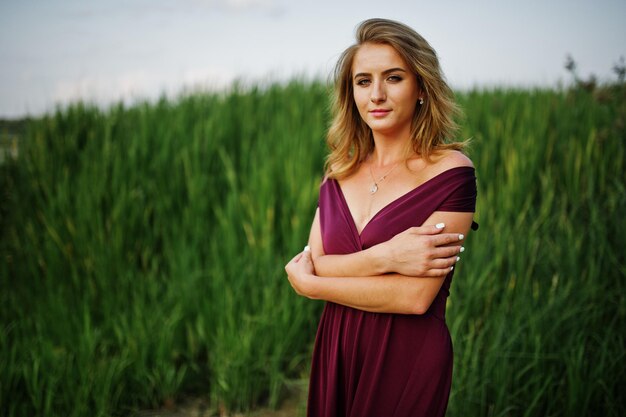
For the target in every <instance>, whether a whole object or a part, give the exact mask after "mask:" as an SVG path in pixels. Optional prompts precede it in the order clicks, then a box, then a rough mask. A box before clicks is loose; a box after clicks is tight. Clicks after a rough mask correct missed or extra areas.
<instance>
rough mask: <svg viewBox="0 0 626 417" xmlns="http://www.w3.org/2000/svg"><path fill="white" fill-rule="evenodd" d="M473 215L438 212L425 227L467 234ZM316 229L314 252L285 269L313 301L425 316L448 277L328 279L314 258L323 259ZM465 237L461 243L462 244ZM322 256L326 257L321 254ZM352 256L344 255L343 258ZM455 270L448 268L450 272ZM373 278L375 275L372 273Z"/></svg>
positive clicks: (291, 281)
mask: <svg viewBox="0 0 626 417" xmlns="http://www.w3.org/2000/svg"><path fill="white" fill-rule="evenodd" d="M472 217H473V213H462V212H435V213H433V214H432V215H431V216H430V217H429V218H428V220H427V221H426V222H425V224H432V223H435V224H436V223H441V222H443V223H446V225H448V227H449V228H450V230H453V231H454V232H455V233H457V238H458V234H463V235H466V234H467V233H468V232H469V229H470V226H471V223H472ZM316 223H317V226H318V227H317V228H316V227H314V228H313V229H312V233H311V237H310V242H309V243H310V247H311V252H310V253H309V252H308V251H306V252H303V253H301V254H298V255H297V256H296V257H294V258H293V259H292V260H291V261H290V262H289V263H288V264H287V265H286V267H285V270H286V271H287V275H288V277H289V281H290V283H291V285H292V287H293V288H294V289H295V291H296V292H297V293H298V294H300V295H303V296H305V297H309V298H312V299H323V300H326V301H331V302H335V303H338V304H343V305H346V306H349V307H353V308H358V309H360V310H365V311H372V312H384V313H404V314H423V313H424V312H426V311H427V310H428V308H429V307H430V305H431V304H432V302H433V300H434V299H435V296H436V295H437V293H438V292H439V289H440V288H441V285H442V284H443V280H444V277H438V278H432V277H424V278H423V279H415V277H409V276H405V275H401V274H390V275H380V274H376V275H374V276H349V277H338V276H334V277H324V276H320V274H319V273H318V274H317V275H316V269H315V267H316V266H317V265H315V266H314V261H313V260H314V258H315V256H316V254H317V256H323V248H321V232H320V231H319V221H317V222H316V221H314V225H315V224H316ZM463 240H464V237H463V238H462V239H461V240H460V241H459V242H460V243H462V242H463ZM320 253H321V254H322V255H320ZM347 256H348V255H342V257H341V258H342V259H343V258H344V257H347ZM451 268H452V267H450V268H448V272H450V270H451ZM370 275H372V274H370Z"/></svg>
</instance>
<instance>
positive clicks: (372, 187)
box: [369, 161, 400, 194]
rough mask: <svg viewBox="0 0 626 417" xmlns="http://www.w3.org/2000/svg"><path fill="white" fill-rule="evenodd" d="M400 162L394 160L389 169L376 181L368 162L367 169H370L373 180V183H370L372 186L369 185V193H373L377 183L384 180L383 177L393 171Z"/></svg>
mask: <svg viewBox="0 0 626 417" xmlns="http://www.w3.org/2000/svg"><path fill="white" fill-rule="evenodd" d="M399 163H400V162H399V161H398V162H396V163H395V164H394V165H393V166H392V167H391V169H390V170H389V171H387V173H386V174H385V175H383V176H382V177H380V178H379V179H378V181H376V178H374V173H373V172H372V164H370V166H369V169H370V176H371V177H372V181H373V182H374V184H372V186H371V187H370V194H375V193H376V191H378V183H380V182H383V181H384V180H385V178H387V176H388V175H389V174H391V171H393V170H394V169H395V167H397V166H398V164H399Z"/></svg>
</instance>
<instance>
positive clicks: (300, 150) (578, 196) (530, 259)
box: [0, 80, 626, 417]
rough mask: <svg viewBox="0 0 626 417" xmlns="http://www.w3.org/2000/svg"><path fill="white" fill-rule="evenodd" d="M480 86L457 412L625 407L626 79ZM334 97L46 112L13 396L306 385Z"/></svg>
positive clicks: (4, 233)
mask: <svg viewBox="0 0 626 417" xmlns="http://www.w3.org/2000/svg"><path fill="white" fill-rule="evenodd" d="M458 100H459V102H460V104H461V106H462V108H463V109H464V112H465V117H464V119H462V120H460V123H461V125H462V130H461V132H460V137H461V138H469V137H471V138H472V146H471V149H470V151H469V154H470V157H471V158H472V160H473V161H474V163H475V165H476V168H477V178H478V204H477V213H476V216H475V218H476V220H477V222H478V223H479V224H480V229H479V230H478V231H476V232H472V233H471V234H470V236H469V237H468V240H467V243H466V245H465V246H466V248H467V251H466V252H465V253H464V256H463V260H462V261H461V262H460V263H459V265H458V269H459V270H458V271H457V273H456V276H455V278H454V280H453V283H452V287H451V296H450V298H449V301H448V311H447V320H448V326H449V328H450V331H451V333H452V338H453V343H454V355H455V363H454V379H453V386H452V394H451V398H450V404H449V407H448V416H457V417H460V416H493V417H501V416H528V417H530V416H537V417H539V416H541V417H544V416H587V415H594V416H595V415H602V416H623V415H625V414H626V396H625V395H624V393H623V390H624V387H625V386H626V356H625V347H626V324H625V323H626V320H625V319H626V300H625V294H626V259H625V258H626V257H625V254H626V250H624V242H623V241H624V237H626V220H625V218H624V216H625V215H626V162H625V161H626V155H625V149H626V146H625V145H626V87H625V86H624V84H623V83H616V84H612V85H605V86H598V87H596V88H595V89H590V90H585V89H584V88H558V89H557V88H555V89H543V90H540V89H537V90H531V89H528V90H519V89H517V90H516V89H511V90H508V89H493V90H474V91H469V92H462V93H459V94H458ZM328 101H329V90H328V88H327V87H326V85H325V84H324V83H320V82H314V81H298V80H294V81H292V82H289V83H285V84H270V85H259V86H242V85H238V84H235V85H233V86H232V88H231V89H230V90H228V91H227V92H223V93H196V94H187V95H184V96H180V97H178V98H176V99H167V98H162V99H161V100H159V101H157V102H153V103H148V102H145V103H138V104H134V105H123V104H118V105H115V106H112V107H110V108H108V109H99V108H97V107H95V106H91V105H89V104H85V103H76V104H73V105H71V106H69V107H66V108H59V109H58V110H57V111H56V112H54V113H51V114H48V115H46V116H42V117H37V118H33V119H31V120H29V121H28V123H26V124H25V126H24V128H23V129H22V130H20V133H19V153H16V155H17V156H15V157H6V158H5V160H4V162H3V163H2V164H1V165H0V415H2V416H5V417H17V416H29V417H30V416H47V417H56V416H58V417H72V416H90V417H91V416H93V417H104V416H127V415H130V416H132V415H136V414H137V413H138V412H139V410H146V409H157V408H161V407H167V406H175V405H177V404H180V403H181V402H183V401H185V400H186V399H188V398H203V399H204V400H205V401H206V404H207V407H206V410H205V415H222V416H225V415H232V414H233V413H242V414H244V415H245V414H247V413H249V412H251V410H255V409H257V408H258V407H279V406H280V405H281V403H282V402H283V401H284V400H285V399H286V398H290V397H293V396H294V395H301V394H298V392H299V391H298V390H302V389H303V388H302V387H304V389H306V380H307V377H308V372H309V364H310V354H311V348H312V343H313V340H314V337H315V331H316V327H317V321H318V317H319V315H320V313H321V310H322V307H323V302H320V301H311V300H307V299H304V298H301V297H299V296H297V295H296V294H295V293H294V292H293V290H292V289H291V287H290V286H289V283H288V281H287V279H286V276H285V273H284V269H283V268H284V264H285V263H286V262H287V260H288V259H289V258H290V257H291V256H293V255H294V254H295V253H296V252H297V251H300V250H301V249H302V247H303V246H304V244H305V243H306V241H307V236H308V232H309V227H310V222H311V220H312V216H313V213H314V210H315V206H316V203H317V190H318V186H319V182H320V180H321V178H322V175H323V163H324V156H325V154H326V148H325V143H324V136H325V130H326V128H327V125H328V121H329V112H328ZM0 134H2V135H7V134H8V133H7V132H6V129H5V131H3V132H2V133H0ZM299 387H300V388H299ZM300 414H301V415H302V413H300ZM294 417H296V416H294Z"/></svg>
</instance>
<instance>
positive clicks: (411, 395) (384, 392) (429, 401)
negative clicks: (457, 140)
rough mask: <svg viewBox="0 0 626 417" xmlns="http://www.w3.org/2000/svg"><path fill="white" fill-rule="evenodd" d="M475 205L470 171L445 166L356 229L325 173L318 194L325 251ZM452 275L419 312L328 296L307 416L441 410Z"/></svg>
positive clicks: (348, 248)
mask: <svg viewBox="0 0 626 417" xmlns="http://www.w3.org/2000/svg"><path fill="white" fill-rule="evenodd" d="M475 203H476V178H475V176H474V169H473V168H471V167H456V168H452V169H449V170H447V171H444V172H442V173H441V174H439V175H437V176H435V177H434V178H431V179H430V180H428V181H426V182H425V183H423V184H421V185H420V186H418V187H417V188H415V189H413V190H411V191H409V192H408V193H406V194H405V195H403V196H401V197H400V198H398V199H396V200H394V201H393V202H391V203H389V204H388V205H387V206H385V207H384V208H383V209H382V210H380V211H379V212H378V213H377V214H376V215H375V216H374V217H373V218H372V219H371V220H370V221H369V223H368V224H367V225H366V226H365V228H364V229H363V231H362V232H361V234H360V235H359V233H358V232H357V229H356V225H355V224H354V220H353V218H352V215H351V213H350V210H349V209H348V205H347V203H346V201H345V198H344V196H343V193H342V191H341V188H340V187H339V184H338V183H337V181H335V180H332V179H330V180H327V181H325V182H324V183H323V184H322V186H321V187H320V197H319V207H320V225H321V230H322V242H323V245H324V252H325V253H326V254H348V253H353V252H357V251H359V250H363V249H367V248H368V247H371V246H373V245H376V244H378V243H381V242H384V241H387V240H389V239H391V238H392V237H393V236H395V235H396V234H398V233H400V232H402V231H404V230H406V229H407V228H409V227H413V226H420V225H421V224H423V222H424V221H425V220H426V219H427V218H428V217H429V216H430V215H431V214H432V213H433V212H435V211H461V212H474V208H475ZM452 275H453V273H452V272H451V273H450V274H448V276H446V278H445V281H444V282H443V285H442V286H441V290H440V291H439V293H438V294H437V296H436V297H435V300H434V301H433V303H432V305H431V306H430V308H429V310H428V311H427V312H426V313H425V314H423V315H406V314H389V313H370V312H366V311H362V310H357V309H354V308H351V307H346V306H343V305H340V304H335V303H331V302H327V303H326V306H325V308H324V311H323V313H322V317H321V319H320V323H319V327H318V331H317V336H316V340H315V349H314V352H313V361H312V367H311V380H310V384H309V401H308V409H307V411H308V416H309V417H417V416H424V417H436V416H443V415H444V414H445V412H446V407H447V405H448V397H449V394H450V385H451V379H452V342H451V339H450V333H449V331H448V327H447V326H446V322H445V306H446V298H447V297H448V294H449V288H450V282H451V280H452ZM381 279H384V278H381ZM416 279H417V278H416Z"/></svg>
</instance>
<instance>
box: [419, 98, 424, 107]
mask: <svg viewBox="0 0 626 417" xmlns="http://www.w3.org/2000/svg"><path fill="white" fill-rule="evenodd" d="M422 104H424V99H423V98H422V97H420V106H421V105H422Z"/></svg>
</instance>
